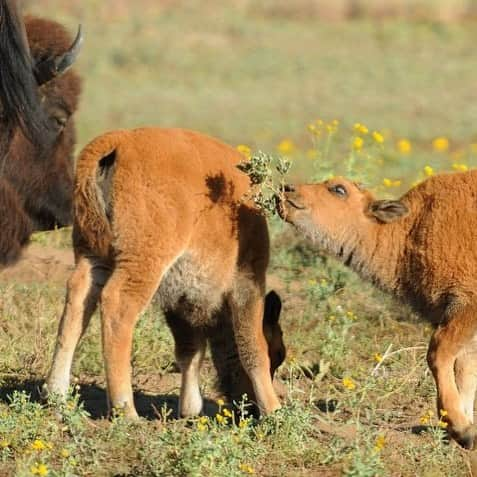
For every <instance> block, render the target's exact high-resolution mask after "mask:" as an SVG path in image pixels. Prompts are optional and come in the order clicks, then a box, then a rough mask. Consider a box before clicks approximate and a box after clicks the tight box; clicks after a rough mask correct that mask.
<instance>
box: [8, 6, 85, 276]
mask: <svg viewBox="0 0 477 477" xmlns="http://www.w3.org/2000/svg"><path fill="white" fill-rule="evenodd" d="M81 40H82V37H81V31H78V35H77V37H76V39H75V40H74V41H73V39H72V38H71V37H70V35H69V34H68V33H67V32H66V31H65V29H64V28H63V27H62V26H61V25H59V24H58V23H56V22H53V21H50V20H44V19H39V18H34V17H25V18H22V17H20V16H19V14H18V11H17V8H16V5H15V3H14V2H12V1H6V0H0V65H1V74H0V267H1V266H2V265H7V264H9V263H11V262H13V261H15V260H16V259H17V258H18V257H19V255H20V252H21V249H22V247H23V246H24V245H25V244H26V243H27V242H28V239H29V237H30V234H31V233H32V232H33V231H35V230H51V229H52V228H54V227H56V226H63V225H67V224H69V223H70V221H71V197H72V187H73V177H72V176H73V160H72V153H73V146H74V143H75V127H74V122H73V117H72V114H73V113H74V111H75V110H76V108H77V105H78V98H79V95H80V90H81V84H80V78H79V77H78V75H77V74H76V73H74V72H73V71H68V72H66V69H67V68H68V67H69V66H71V64H72V63H73V61H74V60H75V58H76V56H77V54H78V51H79V47H80V44H81Z"/></svg>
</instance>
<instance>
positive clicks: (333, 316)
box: [328, 315, 336, 321]
mask: <svg viewBox="0 0 477 477" xmlns="http://www.w3.org/2000/svg"><path fill="white" fill-rule="evenodd" d="M328 320H330V321H335V320H336V316H335V315H330V316H329V317H328Z"/></svg>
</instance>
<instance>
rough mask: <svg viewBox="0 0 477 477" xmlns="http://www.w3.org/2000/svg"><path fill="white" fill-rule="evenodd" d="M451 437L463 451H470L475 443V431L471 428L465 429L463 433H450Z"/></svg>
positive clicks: (453, 431)
mask: <svg viewBox="0 0 477 477" xmlns="http://www.w3.org/2000/svg"><path fill="white" fill-rule="evenodd" d="M451 436H452V437H453V438H454V439H455V440H456V442H457V443H458V444H459V445H460V446H461V447H463V448H464V449H469V450H472V449H473V448H474V443H475V430H474V428H473V427H472V426H469V427H467V428H466V429H465V430H464V431H461V432H457V431H455V430H452V431H451Z"/></svg>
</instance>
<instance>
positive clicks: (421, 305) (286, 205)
mask: <svg viewBox="0 0 477 477" xmlns="http://www.w3.org/2000/svg"><path fill="white" fill-rule="evenodd" d="M278 208H279V212H280V214H281V215H282V217H283V218H285V220H287V221H288V222H290V223H292V224H293V225H295V226H296V228H297V229H299V230H300V231H301V232H303V233H304V235H306V236H308V237H309V238H311V239H312V240H313V241H314V242H315V243H317V244H318V245H320V246H321V247H323V248H324V249H325V250H326V251H328V252H329V253H332V254H334V255H336V256H337V257H339V258H341V259H342V260H343V261H344V262H345V264H346V265H348V266H350V267H351V268H352V269H354V270H355V271H356V272H357V273H358V274H360V275H361V276H362V277H364V278H367V279H370V280H371V281H372V282H374V283H375V284H376V285H378V286H379V287H380V288H382V289H384V290H387V291H389V292H391V293H392V294H394V295H395V296H397V297H399V298H401V299H403V300H405V301H407V302H408V303H409V304H410V305H411V306H412V307H413V308H414V309H415V310H416V311H417V312H419V313H420V314H421V315H422V316H423V317H424V318H425V319H427V320H429V321H430V322H431V323H432V324H433V325H434V326H435V331H434V333H433V335H432V338H431V341H430V344H429V350H428V363H429V366H430V368H431V370H432V373H433V375H434V379H435V381H436V385H437V394H438V397H437V404H438V409H439V410H440V409H444V410H446V411H447V413H448V414H447V419H448V423H449V431H450V433H451V435H453V436H454V437H455V438H456V439H457V440H458V441H459V442H460V443H461V444H462V445H463V446H465V447H471V446H473V441H474V435H475V432H474V431H473V430H472V429H471V427H472V424H473V405H474V395H475V391H476V388H477V247H476V245H475V241H476V238H477V213H476V212H477V171H472V172H467V173H461V174H448V175H440V176H435V177H432V178H430V179H428V180H427V181H425V182H423V183H421V184H419V185H418V186H416V187H415V188H413V189H411V190H410V191H409V192H407V193H406V194H405V195H404V196H403V197H402V198H401V199H400V200H398V201H393V200H375V199H374V198H373V196H372V195H371V193H370V192H368V191H366V190H363V189H362V188H361V187H359V186H358V185H357V184H355V183H353V182H350V181H349V180H346V179H343V178H334V179H332V180H329V181H326V182H323V183H320V184H310V185H300V186H296V187H293V186H289V187H288V188H287V192H285V197H284V199H283V200H282V201H281V202H280V203H279V207H278Z"/></svg>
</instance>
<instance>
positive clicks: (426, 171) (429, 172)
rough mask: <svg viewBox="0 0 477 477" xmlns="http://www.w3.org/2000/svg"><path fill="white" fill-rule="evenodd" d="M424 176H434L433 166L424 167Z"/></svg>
mask: <svg viewBox="0 0 477 477" xmlns="http://www.w3.org/2000/svg"><path fill="white" fill-rule="evenodd" d="M424 174H425V175H426V176H427V177H431V176H432V175H434V169H433V168H432V167H431V166H425V167H424Z"/></svg>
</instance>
